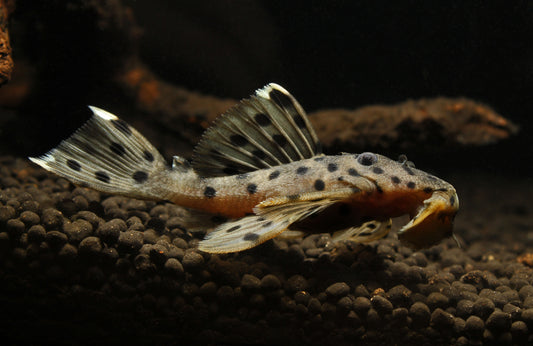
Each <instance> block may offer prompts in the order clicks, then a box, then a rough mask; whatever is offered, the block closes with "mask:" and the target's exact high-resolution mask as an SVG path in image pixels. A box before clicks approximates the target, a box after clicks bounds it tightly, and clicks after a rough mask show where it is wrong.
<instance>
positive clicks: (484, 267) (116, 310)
mask: <svg viewBox="0 0 533 346" xmlns="http://www.w3.org/2000/svg"><path fill="white" fill-rule="evenodd" d="M448 179H449V180H450V181H451V182H452V183H454V185H455V186H456V187H457V190H458V194H459V197H460V199H461V210H460V214H459V215H458V216H457V219H456V234H457V236H458V238H459V240H460V243H461V248H458V247H457V245H456V243H455V242H454V241H453V240H452V239H449V240H445V241H443V242H442V243H441V244H439V245H437V246H434V247H432V248H430V249H427V250H423V251H418V252H413V251H412V250H410V249H408V248H406V247H404V246H402V245H400V243H399V242H398V240H397V239H396V235H395V234H390V235H389V236H388V237H387V238H386V239H383V240H381V241H378V242H374V243H371V244H369V245H356V244H352V243H347V244H340V245H337V246H332V244H331V242H329V237H328V235H324V234H322V235H321V234H317V235H310V236H308V237H306V238H304V239H300V240H291V241H282V240H274V241H269V242H267V243H265V244H263V245H261V246H259V247H257V248H255V249H252V250H249V251H245V252H242V253H237V254H229V255H210V254H205V253H200V252H198V251H197V250H195V244H197V242H198V241H199V239H201V238H202V236H203V234H193V233H190V232H189V230H188V229H186V227H184V226H183V224H184V214H185V213H186V212H185V211H184V210H183V209H182V208H180V207H178V206H175V205H172V204H168V203H154V202H147V201H138V200H132V199H128V198H122V197H115V196H107V195H102V194H99V193H96V192H94V191H91V190H88V189H84V188H79V187H78V188H76V187H74V186H72V185H71V184H70V183H68V182H67V181H66V180H64V179H62V178H58V177H56V176H54V175H52V174H49V173H46V172H44V171H43V170H41V169H38V168H35V167H34V166H32V165H31V164H29V163H28V162H27V161H26V160H25V159H16V158H12V157H2V158H0V335H2V340H3V343H5V344H14V343H16V344H23V343H27V344H69V345H72V344H94V343H103V344H112V343H126V342H128V343H130V344H144V343H152V344H154V343H160V344H161V343H162V344H176V345H178V344H179V345H188V344H218V345H249V344H253V345H263V344H267V345H284V344H291V345H300V344H302V345H305V344H321V345H349V344H356V343H363V342H364V343H365V344H385V343H387V344H405V345H408V344H409V345H413V344H417V345H423V344H428V345H429V344H431V345H448V344H453V345H468V344H481V343H483V344H491V343H492V344H498V343H505V344H510V343H514V344H528V343H531V342H533V333H531V331H533V270H532V269H531V267H530V266H533V222H532V217H533V210H532V205H531V203H530V198H531V196H532V195H533V187H532V185H533V184H531V180H530V179H527V178H514V179H511V178H509V177H500V176H496V175H493V176H491V175H488V174H484V175H480V174H474V173H469V174H467V173H461V174H456V175H454V176H451V177H448Z"/></svg>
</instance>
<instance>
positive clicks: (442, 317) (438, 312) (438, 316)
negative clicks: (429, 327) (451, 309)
mask: <svg viewBox="0 0 533 346" xmlns="http://www.w3.org/2000/svg"><path fill="white" fill-rule="evenodd" d="M431 323H432V324H434V325H435V327H438V328H449V327H452V326H453V325H454V324H455V319H454V317H453V315H452V314H450V313H448V312H446V311H444V310H442V309H441V308H436V309H435V311H433V313H432V314H431Z"/></svg>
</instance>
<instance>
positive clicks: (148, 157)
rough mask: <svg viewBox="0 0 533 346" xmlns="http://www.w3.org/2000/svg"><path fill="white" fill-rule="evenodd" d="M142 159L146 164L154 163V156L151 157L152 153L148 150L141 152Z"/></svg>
mask: <svg viewBox="0 0 533 346" xmlns="http://www.w3.org/2000/svg"><path fill="white" fill-rule="evenodd" d="M143 157H144V159H145V160H146V161H148V162H154V155H152V153H151V152H149V151H148V150H145V151H144V152H143Z"/></svg>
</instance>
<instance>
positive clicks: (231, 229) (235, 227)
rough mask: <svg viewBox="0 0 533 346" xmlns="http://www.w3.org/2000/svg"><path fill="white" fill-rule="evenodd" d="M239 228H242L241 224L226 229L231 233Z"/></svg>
mask: <svg viewBox="0 0 533 346" xmlns="http://www.w3.org/2000/svg"><path fill="white" fill-rule="evenodd" d="M239 228H241V225H236V226H233V227H231V228H228V229H227V230H226V233H231V232H233V231H236V230H238V229H239Z"/></svg>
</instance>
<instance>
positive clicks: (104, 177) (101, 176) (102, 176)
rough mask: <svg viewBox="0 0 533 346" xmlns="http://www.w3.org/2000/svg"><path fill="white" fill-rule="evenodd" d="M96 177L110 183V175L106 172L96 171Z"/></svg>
mask: <svg viewBox="0 0 533 346" xmlns="http://www.w3.org/2000/svg"><path fill="white" fill-rule="evenodd" d="M94 177H95V178H96V179H98V180H100V181H101V182H104V183H109V181H110V178H109V175H108V174H107V173H106V172H102V171H98V172H95V173H94Z"/></svg>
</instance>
